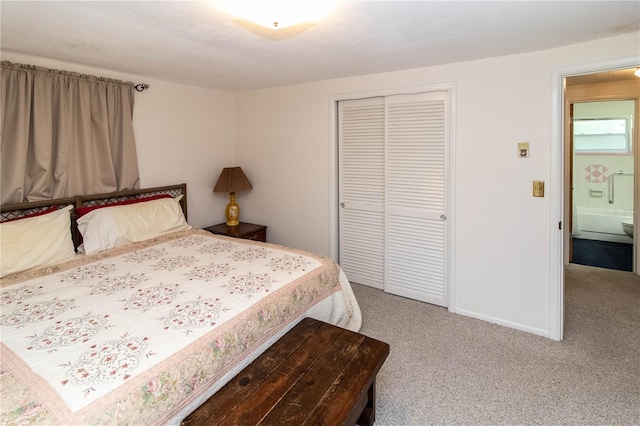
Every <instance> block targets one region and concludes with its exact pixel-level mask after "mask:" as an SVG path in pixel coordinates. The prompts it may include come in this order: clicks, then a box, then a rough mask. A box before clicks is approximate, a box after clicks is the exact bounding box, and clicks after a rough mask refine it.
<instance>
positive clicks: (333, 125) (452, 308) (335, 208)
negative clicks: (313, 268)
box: [329, 82, 456, 313]
mask: <svg viewBox="0 0 640 426" xmlns="http://www.w3.org/2000/svg"><path fill="white" fill-rule="evenodd" d="M435 91H445V92H447V94H448V97H449V128H448V131H449V147H448V149H449V151H448V152H449V158H448V161H449V165H448V166H449V172H448V175H447V180H448V187H447V191H448V195H447V203H448V204H449V209H448V210H449V215H448V217H447V226H448V227H449V242H448V246H449V248H448V252H447V257H448V260H447V262H446V266H445V268H446V274H447V279H448V280H447V283H446V284H447V289H446V291H447V295H448V307H447V308H448V310H449V312H453V313H455V312H456V297H455V296H456V284H455V282H456V279H455V278H456V275H455V271H456V268H455V266H456V259H455V253H456V250H455V248H456V245H455V241H456V213H455V212H456V197H455V193H456V182H455V176H456V165H455V152H456V125H455V123H456V83H455V82H446V83H439V84H428V85H417V86H408V87H394V88H386V89H376V90H366V91H356V92H347V93H335V94H331V95H329V129H330V133H329V257H330V258H331V259H332V260H334V261H335V262H338V260H339V258H340V249H339V247H340V244H339V243H340V241H339V238H340V232H339V219H338V217H339V209H340V206H339V200H338V197H339V191H338V183H339V179H338V171H339V167H338V166H339V165H338V152H339V150H338V143H339V140H338V102H339V101H342V100H348V99H362V98H371V97H376V96H391V95H404V94H412V93H420V92H435Z"/></svg>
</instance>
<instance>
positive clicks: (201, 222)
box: [2, 51, 234, 227]
mask: <svg viewBox="0 0 640 426" xmlns="http://www.w3.org/2000/svg"><path fill="white" fill-rule="evenodd" d="M2 60H8V61H11V62H17V63H23V64H30V65H40V66H44V67H49V68H55V69H62V70H68V71H76V72H82V73H88V74H94V75H98V76H102V77H110V78H117V79H121V80H125V81H133V82H135V83H147V84H149V85H150V88H149V89H148V90H146V91H144V92H141V93H136V99H135V105H134V117H133V126H134V133H135V137H136V147H137V151H138V164H139V168H140V187H141V188H149V187H153V186H162V185H172V184H176V183H182V182H186V183H187V196H188V198H187V199H188V206H189V211H188V214H189V218H188V219H189V223H190V224H191V225H193V226H194V227H203V226H210V225H214V224H216V223H220V222H224V220H225V217H224V208H225V206H226V205H227V203H228V195H225V194H213V192H212V191H213V186H214V185H215V182H216V179H218V176H219V175H220V171H221V170H222V168H223V167H226V166H233V165H234V164H233V163H234V158H233V139H234V132H233V114H234V113H233V108H234V95H233V94H232V93H226V92H220V91H215V90H209V89H203V88H200V87H194V86H187V85H181V84H175V83H169V82H165V81H159V80H153V79H149V78H146V77H140V76H132V75H127V74H122V73H115V72H111V71H108V70H102V69H95V68H89V67H86V66H83V65H78V64H73V63H67V62H62V61H57V60H52V59H49V58H42V57H36V56H31V55H24V54H18V53H15V52H7V51H2Z"/></svg>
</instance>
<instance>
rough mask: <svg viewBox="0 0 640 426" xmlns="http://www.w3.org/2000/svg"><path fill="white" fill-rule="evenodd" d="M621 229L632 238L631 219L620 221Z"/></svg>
mask: <svg viewBox="0 0 640 426" xmlns="http://www.w3.org/2000/svg"><path fill="white" fill-rule="evenodd" d="M622 229H623V230H624V233H625V234H627V235H628V236H630V237H631V238H633V219H626V220H623V221H622Z"/></svg>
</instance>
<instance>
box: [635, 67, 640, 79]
mask: <svg viewBox="0 0 640 426" xmlns="http://www.w3.org/2000/svg"><path fill="white" fill-rule="evenodd" d="M634 74H635V75H636V77H640V68H638V69H637V70H636V72H634Z"/></svg>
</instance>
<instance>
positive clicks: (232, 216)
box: [225, 192, 240, 226]
mask: <svg viewBox="0 0 640 426" xmlns="http://www.w3.org/2000/svg"><path fill="white" fill-rule="evenodd" d="M225 214H226V215H227V226H238V225H239V224H240V221H239V220H238V219H239V218H240V206H239V205H237V204H236V193H235V192H230V193H229V204H227V208H226V210H225Z"/></svg>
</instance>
